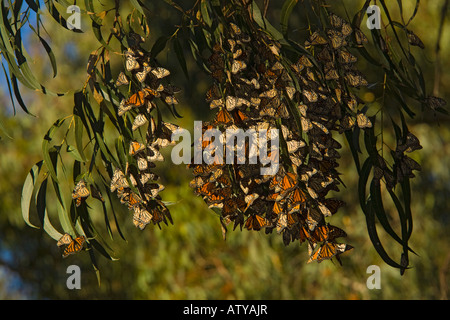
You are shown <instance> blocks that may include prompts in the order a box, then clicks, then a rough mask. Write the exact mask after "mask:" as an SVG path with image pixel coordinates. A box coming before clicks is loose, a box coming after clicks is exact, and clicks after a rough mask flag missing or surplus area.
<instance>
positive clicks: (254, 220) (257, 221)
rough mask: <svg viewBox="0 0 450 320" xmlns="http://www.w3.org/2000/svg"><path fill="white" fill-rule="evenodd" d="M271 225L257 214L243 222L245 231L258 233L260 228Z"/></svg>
mask: <svg viewBox="0 0 450 320" xmlns="http://www.w3.org/2000/svg"><path fill="white" fill-rule="evenodd" d="M270 225H271V223H270V221H269V220H268V219H266V218H264V217H261V216H260V215H258V214H255V215H250V216H249V217H248V218H247V221H246V222H245V228H246V229H247V230H256V231H259V230H261V228H264V227H267V226H270Z"/></svg>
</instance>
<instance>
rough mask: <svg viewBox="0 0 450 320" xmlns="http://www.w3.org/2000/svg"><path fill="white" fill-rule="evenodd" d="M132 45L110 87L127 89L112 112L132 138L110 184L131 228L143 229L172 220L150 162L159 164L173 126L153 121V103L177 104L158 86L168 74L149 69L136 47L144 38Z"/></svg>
mask: <svg viewBox="0 0 450 320" xmlns="http://www.w3.org/2000/svg"><path fill="white" fill-rule="evenodd" d="M134 38H135V40H136V41H133V46H132V47H131V48H127V50H125V52H124V57H125V70H124V71H121V72H120V74H119V75H118V78H117V80H116V86H117V87H120V86H128V96H127V97H126V98H124V99H122V100H121V102H120V105H119V107H118V110H117V114H118V116H120V117H124V118H125V119H126V120H128V121H127V123H129V124H130V127H131V128H130V129H131V133H132V139H131V140H130V141H129V149H128V156H129V157H128V159H129V161H128V162H127V163H126V167H125V169H124V170H122V169H121V168H116V169H115V171H114V173H113V176H112V179H111V184H110V190H111V192H116V193H117V196H118V198H119V199H120V202H121V203H123V204H125V205H127V206H128V208H129V209H130V210H131V211H132V212H133V223H134V225H135V226H136V227H138V228H139V229H141V230H143V229H144V228H145V227H146V226H147V224H149V223H150V222H153V223H154V224H158V225H159V224H160V223H161V222H164V223H165V224H167V222H168V221H169V222H170V223H172V217H171V215H170V212H169V210H168V208H167V207H166V205H165V204H164V202H163V201H162V198H161V196H160V195H159V193H160V192H161V191H163V190H164V188H165V187H164V185H162V184H160V183H158V181H159V176H158V175H157V174H156V173H154V172H153V171H152V169H153V168H155V167H156V164H155V162H159V161H164V157H163V155H162V154H161V149H162V148H165V147H167V146H169V145H173V144H174V143H175V142H174V141H172V132H173V131H174V130H176V129H177V128H178V126H176V125H175V124H172V123H169V122H165V121H163V120H161V119H160V117H156V119H158V120H155V117H154V115H152V113H155V112H157V111H155V112H154V111H153V110H157V109H158V105H157V101H158V100H159V101H160V103H163V104H166V105H169V106H171V105H174V104H178V100H177V98H176V97H175V94H176V93H178V92H179V91H180V90H179V89H178V88H176V87H174V86H172V85H170V84H167V83H163V81H164V80H165V79H166V77H167V76H169V75H170V71H169V70H167V69H165V68H163V67H161V66H155V63H154V62H153V60H152V59H151V56H150V54H149V53H148V52H146V51H145V50H143V49H142V48H141V46H140V44H141V43H142V42H143V41H144V39H142V38H140V37H134Z"/></svg>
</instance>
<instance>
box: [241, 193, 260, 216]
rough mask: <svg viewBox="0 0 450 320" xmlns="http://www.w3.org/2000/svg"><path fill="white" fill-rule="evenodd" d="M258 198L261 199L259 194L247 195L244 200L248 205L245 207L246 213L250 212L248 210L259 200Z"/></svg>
mask: <svg viewBox="0 0 450 320" xmlns="http://www.w3.org/2000/svg"><path fill="white" fill-rule="evenodd" d="M258 198H259V194H257V193H252V194H248V195H246V196H245V198H244V201H245V203H246V204H247V205H246V207H245V209H244V212H246V211H247V210H248V208H250V207H251V205H252V204H253V203H254V202H255V200H256V199H258Z"/></svg>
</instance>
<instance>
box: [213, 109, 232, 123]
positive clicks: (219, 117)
mask: <svg viewBox="0 0 450 320" xmlns="http://www.w3.org/2000/svg"><path fill="white" fill-rule="evenodd" d="M213 123H214V124H216V125H220V124H223V125H226V126H227V125H230V124H232V123H233V117H232V116H231V114H230V113H229V112H228V111H227V110H226V109H225V108H221V109H220V110H219V112H217V114H216V117H215V119H214V121H213Z"/></svg>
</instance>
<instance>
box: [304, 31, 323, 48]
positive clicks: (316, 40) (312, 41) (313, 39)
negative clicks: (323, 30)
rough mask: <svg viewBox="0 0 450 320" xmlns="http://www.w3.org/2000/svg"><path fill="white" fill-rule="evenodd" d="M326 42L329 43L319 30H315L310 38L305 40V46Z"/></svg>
mask: <svg viewBox="0 0 450 320" xmlns="http://www.w3.org/2000/svg"><path fill="white" fill-rule="evenodd" d="M325 44H327V40H326V39H325V38H324V37H322V36H321V35H320V33H319V31H314V33H313V34H312V35H311V37H310V38H309V40H308V41H306V42H305V47H306V48H308V47H311V46H320V45H325Z"/></svg>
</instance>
